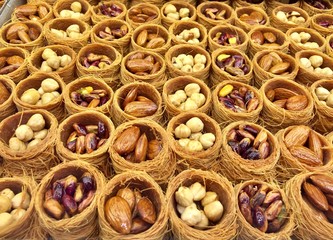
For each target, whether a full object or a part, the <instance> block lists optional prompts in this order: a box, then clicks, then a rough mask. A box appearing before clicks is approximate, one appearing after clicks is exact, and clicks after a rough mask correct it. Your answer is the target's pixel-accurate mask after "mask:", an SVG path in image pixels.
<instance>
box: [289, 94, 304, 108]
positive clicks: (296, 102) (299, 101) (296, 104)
mask: <svg viewBox="0 0 333 240" xmlns="http://www.w3.org/2000/svg"><path fill="white" fill-rule="evenodd" d="M307 105H308V99H307V98H306V96H305V95H297V96H294V97H291V98H289V99H288V100H287V103H286V109H287V110H291V111H300V110H303V109H305V108H306V106H307Z"/></svg>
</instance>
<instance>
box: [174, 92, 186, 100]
mask: <svg viewBox="0 0 333 240" xmlns="http://www.w3.org/2000/svg"><path fill="white" fill-rule="evenodd" d="M174 94H175V95H176V96H177V97H178V98H179V99H180V101H181V102H185V100H186V98H187V96H186V93H185V91H184V90H177V91H176V92H175V93H174Z"/></svg>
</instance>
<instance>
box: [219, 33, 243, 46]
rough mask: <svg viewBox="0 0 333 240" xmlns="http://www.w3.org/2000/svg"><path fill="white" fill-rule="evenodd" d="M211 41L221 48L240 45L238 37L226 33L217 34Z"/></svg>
mask: <svg viewBox="0 0 333 240" xmlns="http://www.w3.org/2000/svg"><path fill="white" fill-rule="evenodd" d="M213 41H214V42H216V43H217V44H220V45H222V46H236V45H239V44H240V43H241V42H240V40H239V36H238V35H236V34H232V33H227V32H217V33H216V35H215V37H214V38H213Z"/></svg>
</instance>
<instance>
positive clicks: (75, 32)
mask: <svg viewBox="0 0 333 240" xmlns="http://www.w3.org/2000/svg"><path fill="white" fill-rule="evenodd" d="M51 33H53V34H55V35H56V37H57V38H60V39H61V38H72V39H78V38H80V37H82V33H81V31H80V26H79V25H77V24H72V25H70V26H68V27H67V29H66V31H64V30H58V29H55V28H51Z"/></svg>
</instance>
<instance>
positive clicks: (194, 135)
mask: <svg viewBox="0 0 333 240" xmlns="http://www.w3.org/2000/svg"><path fill="white" fill-rule="evenodd" d="M174 135H175V137H176V138H177V139H178V140H177V141H178V143H179V145H180V146H181V147H183V148H184V149H185V150H187V151H193V152H199V151H203V150H206V149H208V148H210V147H212V146H213V145H214V143H215V135H214V134H213V133H205V132H204V123H203V122H202V121H201V119H200V118H198V117H192V118H191V119H189V120H188V121H187V122H186V123H185V124H183V123H182V124H180V125H178V126H177V127H176V128H175V131H174Z"/></svg>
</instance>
